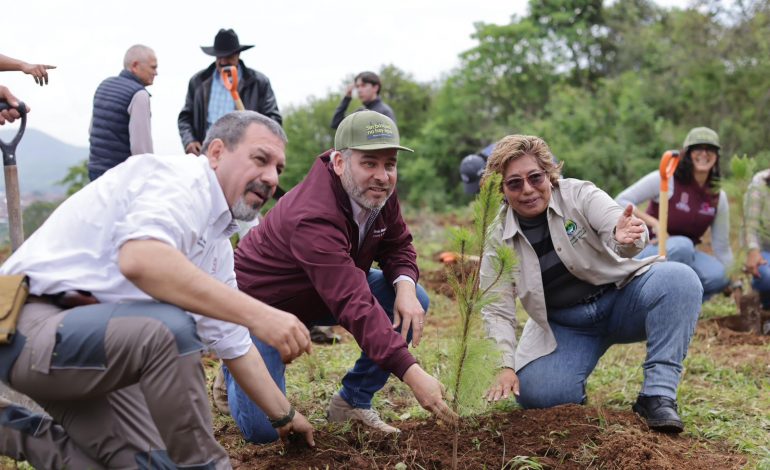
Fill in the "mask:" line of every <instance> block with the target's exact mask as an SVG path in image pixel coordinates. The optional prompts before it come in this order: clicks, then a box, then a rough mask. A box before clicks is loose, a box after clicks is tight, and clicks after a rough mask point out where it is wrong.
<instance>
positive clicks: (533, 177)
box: [503, 171, 546, 192]
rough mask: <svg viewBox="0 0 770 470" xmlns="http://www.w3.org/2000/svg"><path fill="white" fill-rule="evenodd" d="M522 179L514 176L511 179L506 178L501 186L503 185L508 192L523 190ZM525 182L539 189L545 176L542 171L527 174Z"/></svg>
mask: <svg viewBox="0 0 770 470" xmlns="http://www.w3.org/2000/svg"><path fill="white" fill-rule="evenodd" d="M524 179H525V178H520V177H518V176H514V177H513V178H508V179H507V180H505V183H503V184H505V187H506V188H508V191H511V192H517V191H521V190H522V189H524ZM526 180H527V182H528V183H529V185H530V186H532V187H533V188H539V187H540V186H542V185H543V183H545V180H546V174H545V172H544V171H536V172H534V173H530V174H528V175H527V178H526Z"/></svg>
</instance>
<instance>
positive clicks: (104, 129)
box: [88, 44, 158, 181]
mask: <svg viewBox="0 0 770 470" xmlns="http://www.w3.org/2000/svg"><path fill="white" fill-rule="evenodd" d="M156 75H158V59H157V58H156V57H155V52H153V50H152V49H150V48H149V47H147V46H142V45H140V44H137V45H135V46H131V47H130V48H129V49H128V51H126V55H125V57H124V58H123V70H122V71H121V72H120V74H118V76H116V77H110V78H107V79H106V80H104V81H103V82H102V83H101V84H99V87H98V88H97V89H96V93H95V94H94V113H93V116H92V117H91V137H90V139H89V142H90V143H91V151H90V154H89V156H88V178H89V179H90V180H91V181H93V180H95V179H96V178H98V177H100V176H101V175H102V174H103V173H104V172H105V171H107V170H109V169H110V168H112V167H114V166H115V165H118V164H120V163H122V162H123V161H125V160H126V159H127V158H128V157H130V156H131V155H138V154H142V153H152V129H151V127H150V93H149V92H148V91H147V89H146V88H145V87H146V86H149V85H152V82H153V80H154V79H155V76H156Z"/></svg>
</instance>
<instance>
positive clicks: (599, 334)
mask: <svg viewBox="0 0 770 470" xmlns="http://www.w3.org/2000/svg"><path fill="white" fill-rule="evenodd" d="M560 169H561V164H559V165H556V164H554V163H553V156H552V154H551V151H550V149H549V148H548V145H547V144H546V143H545V142H544V141H543V140H542V139H540V138H538V137H533V136H522V135H511V136H508V137H505V138H503V139H502V140H501V141H500V142H498V143H497V145H496V147H495V150H494V152H493V153H492V155H491V156H490V157H489V161H488V162H487V168H486V174H487V175H489V174H492V173H498V174H500V175H502V178H503V182H502V186H503V187H502V189H503V193H504V195H505V202H504V204H503V206H502V208H501V210H500V214H499V217H498V221H499V223H498V224H497V225H496V227H495V229H494V231H493V233H492V236H491V243H490V245H489V247H488V249H487V250H486V252H485V255H484V258H483V260H482V284H484V285H489V284H491V283H492V281H493V277H494V266H495V259H494V258H495V256H496V255H495V253H496V251H495V246H497V245H499V244H506V245H508V246H510V247H512V248H513V249H514V250H515V252H516V254H517V257H518V267H517V268H516V272H515V273H514V276H513V279H514V282H513V285H511V284H508V285H497V286H495V288H494V292H495V294H496V299H495V300H494V301H493V302H492V303H491V304H489V305H488V306H487V307H485V308H484V309H483V311H482V314H483V316H484V321H485V325H486V328H487V331H488V333H489V335H490V337H492V338H494V339H495V340H496V341H497V343H498V345H499V347H500V349H501V350H502V354H503V362H502V368H501V370H500V373H499V374H498V377H497V380H496V381H495V383H494V384H493V386H492V387H491V388H490V390H489V392H488V399H490V400H499V399H500V398H507V397H508V396H510V394H511V393H513V394H514V395H516V398H517V400H518V402H519V403H520V404H521V405H522V406H523V407H525V408H545V407H551V406H555V405H560V404H564V403H584V402H585V399H586V397H585V382H586V380H587V378H588V376H589V375H590V374H591V372H592V371H593V369H594V367H595V366H596V363H597V362H598V360H599V358H600V357H601V356H602V355H603V354H604V352H605V351H606V350H607V349H608V348H609V347H610V346H611V345H613V344H618V343H630V342H636V341H643V340H645V341H646V342H647V357H646V359H645V361H644V363H643V365H642V367H643V369H644V383H643V384H642V389H641V391H640V393H639V397H638V398H637V401H636V403H635V404H634V406H633V409H634V411H636V412H637V413H639V414H640V415H642V416H643V417H645V418H646V419H647V422H648V424H649V426H650V427H651V428H653V429H656V430H658V431H663V432H681V431H682V430H683V425H682V421H681V419H680V418H679V415H678V414H677V405H676V392H677V387H678V384H679V378H680V375H681V371H682V361H683V360H684V357H685V355H686V352H687V346H688V344H689V342H690V337H691V336H692V333H693V330H694V328H695V322H696V320H697V317H698V313H699V311H700V305H701V296H702V293H703V288H702V286H701V284H700V281H699V280H698V277H697V275H696V274H695V272H694V271H693V270H692V269H691V268H690V267H688V266H685V265H682V264H679V263H656V262H655V261H656V257H649V258H644V259H641V260H635V259H633V257H634V256H635V255H637V254H638V253H639V252H640V251H641V250H642V249H643V248H644V247H645V245H646V244H647V242H648V239H649V235H648V232H647V228H646V227H645V225H644V223H643V222H642V221H641V220H640V219H639V218H637V217H635V216H634V215H633V206H631V205H628V206H627V207H625V208H623V207H620V206H619V205H618V204H617V203H615V201H614V200H613V199H612V198H611V197H610V196H609V195H607V193H605V192H604V191H602V190H601V189H599V188H597V187H596V186H594V185H593V184H592V183H590V182H588V181H581V180H576V179H559V172H560ZM516 297H518V298H519V299H520V300H521V304H522V306H523V307H524V310H525V311H526V312H527V314H528V316H529V320H528V321H527V323H526V324H525V326H524V331H523V332H522V335H521V341H519V342H518V346H517V341H516V334H515V327H516V315H515V309H516V302H515V299H516Z"/></svg>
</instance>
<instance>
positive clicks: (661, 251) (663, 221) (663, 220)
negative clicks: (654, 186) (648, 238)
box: [658, 150, 679, 256]
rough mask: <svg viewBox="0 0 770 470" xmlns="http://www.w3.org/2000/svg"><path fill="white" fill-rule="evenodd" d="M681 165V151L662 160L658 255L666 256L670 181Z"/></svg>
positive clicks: (670, 152) (674, 152)
mask: <svg viewBox="0 0 770 470" xmlns="http://www.w3.org/2000/svg"><path fill="white" fill-rule="evenodd" d="M677 165H679V151H678V150H667V151H666V153H664V154H663V157H662V158H661V159H660V199H659V201H660V202H659V203H658V255H660V256H666V239H667V238H668V180H669V178H671V177H672V176H674V171H676V166H677Z"/></svg>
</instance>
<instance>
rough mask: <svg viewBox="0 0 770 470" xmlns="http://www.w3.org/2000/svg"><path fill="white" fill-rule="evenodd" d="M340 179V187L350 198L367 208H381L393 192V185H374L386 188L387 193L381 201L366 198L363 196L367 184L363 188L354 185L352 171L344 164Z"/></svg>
mask: <svg viewBox="0 0 770 470" xmlns="http://www.w3.org/2000/svg"><path fill="white" fill-rule="evenodd" d="M340 181H341V182H342V187H343V188H344V189H345V192H346V193H348V195H349V196H350V197H351V199H353V200H354V201H356V203H358V205H359V206H361V207H363V208H365V209H369V210H380V209H382V208H383V206H385V203H386V202H388V199H389V198H390V195H391V194H393V186H390V187H385V186H376V187H378V188H384V189H386V191H387V195H386V196H385V198H383V199H382V200H381V201H376V200H373V199H368V198H367V197H366V196H365V193H366V191H367V189H368V188H369V186H367V187H365V188H360V187H358V186H356V182H355V181H353V173H352V172H351V171H350V166H349V165H345V169H344V170H343V171H342V176H341V177H340Z"/></svg>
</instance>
